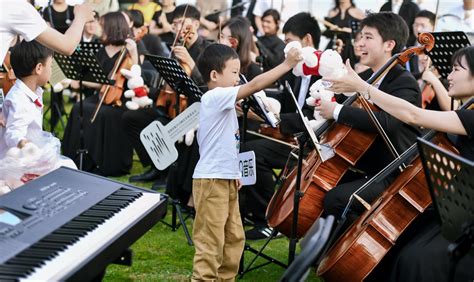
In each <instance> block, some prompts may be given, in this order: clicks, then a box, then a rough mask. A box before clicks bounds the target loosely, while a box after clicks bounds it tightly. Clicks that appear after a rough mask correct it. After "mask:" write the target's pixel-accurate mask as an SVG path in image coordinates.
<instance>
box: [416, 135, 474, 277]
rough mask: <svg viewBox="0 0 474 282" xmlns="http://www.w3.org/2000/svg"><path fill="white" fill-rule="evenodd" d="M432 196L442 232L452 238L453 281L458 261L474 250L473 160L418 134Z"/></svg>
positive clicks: (451, 272)
mask: <svg viewBox="0 0 474 282" xmlns="http://www.w3.org/2000/svg"><path fill="white" fill-rule="evenodd" d="M418 148H419V151H420V155H421V160H422V161H423V168H424V171H425V176H426V181H427V182H428V187H429V188H430V194H431V198H432V199H433V203H434V204H435V205H434V206H435V209H436V210H437V213H438V215H439V216H440V219H441V233H442V235H443V237H445V238H446V239H447V240H449V241H450V242H452V243H450V244H449V246H448V253H449V256H450V258H451V267H450V275H449V277H450V281H453V280H454V273H455V270H456V264H457V262H458V261H459V260H460V259H461V258H462V257H463V256H464V255H466V254H467V253H468V252H471V253H474V248H472V246H473V244H474V178H473V174H474V162H473V161H470V160H467V159H465V158H462V157H460V156H457V155H455V154H453V153H451V152H448V151H446V150H444V149H443V148H440V147H438V146H436V145H434V144H432V143H430V142H429V141H426V140H423V139H421V138H418Z"/></svg>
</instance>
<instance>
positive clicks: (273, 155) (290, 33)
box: [240, 13, 321, 240]
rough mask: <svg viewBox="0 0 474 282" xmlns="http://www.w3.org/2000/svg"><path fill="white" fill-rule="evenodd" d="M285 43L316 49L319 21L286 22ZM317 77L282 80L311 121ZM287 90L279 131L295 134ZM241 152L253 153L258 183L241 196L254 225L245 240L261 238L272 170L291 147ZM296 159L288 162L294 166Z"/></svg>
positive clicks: (263, 144) (269, 144) (261, 144)
mask: <svg viewBox="0 0 474 282" xmlns="http://www.w3.org/2000/svg"><path fill="white" fill-rule="evenodd" d="M283 33H284V34H285V42H286V43H289V42H291V41H299V42H300V43H301V45H302V46H303V47H306V46H310V47H314V48H316V49H317V48H318V46H319V40H320V37H321V31H320V29H319V25H318V22H317V21H316V19H314V18H313V17H312V16H311V14H309V13H299V14H296V15H294V16H293V17H291V18H290V19H288V21H287V22H286V23H285V25H284V26H283ZM318 78H319V77H316V76H304V77H295V76H294V75H293V74H292V73H291V72H289V73H287V74H286V75H285V76H284V77H283V79H282V80H287V81H289V83H290V85H291V87H292V88H293V90H294V93H295V95H297V97H295V98H296V100H297V101H298V106H299V107H300V108H303V112H304V114H305V116H307V117H308V118H309V119H312V118H313V110H312V109H310V108H309V107H308V106H307V105H306V103H305V100H306V98H307V97H308V96H309V87H310V86H311V84H312V83H314V82H315V81H316V80H317V79H318ZM290 95H292V94H291V93H290V92H288V91H286V90H285V91H283V93H282V94H281V97H279V100H280V103H281V113H280V118H281V123H280V129H281V130H282V131H284V132H285V133H289V134H292V133H296V132H302V131H303V125H302V122H301V121H300V117H299V116H298V115H297V114H296V105H295V102H294V100H293V98H291V96H290ZM244 146H245V147H244V148H243V150H245V151H254V152H255V158H256V162H257V169H256V171H257V182H256V183H255V185H252V186H249V187H244V189H242V190H241V192H240V194H241V196H242V198H243V201H242V203H243V207H242V209H243V210H242V212H243V214H244V216H245V217H247V218H248V219H250V221H252V222H253V223H254V226H255V228H253V229H250V230H248V231H246V232H245V238H246V239H248V240H257V239H263V238H266V237H268V236H270V234H271V230H270V229H269V228H268V226H267V220H266V218H265V212H266V210H267V206H268V203H269V202H270V199H271V198H272V196H273V193H274V191H275V188H274V187H275V180H274V179H273V169H282V168H284V167H285V164H286V161H287V159H288V156H289V154H290V151H291V149H292V148H291V147H289V146H287V145H282V144H280V143H276V142H274V141H271V140H267V139H257V140H251V141H248V142H247V143H246V144H244ZM294 161H295V160H294V159H291V163H292V164H294V163H295V162H294Z"/></svg>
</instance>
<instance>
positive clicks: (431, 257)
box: [384, 110, 474, 282]
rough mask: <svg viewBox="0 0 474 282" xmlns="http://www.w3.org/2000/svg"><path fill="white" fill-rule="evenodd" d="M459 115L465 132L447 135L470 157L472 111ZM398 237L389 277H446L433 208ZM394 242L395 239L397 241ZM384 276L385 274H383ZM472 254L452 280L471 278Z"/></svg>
mask: <svg viewBox="0 0 474 282" xmlns="http://www.w3.org/2000/svg"><path fill="white" fill-rule="evenodd" d="M456 113H457V114H458V116H459V119H460V120H461V122H462V124H463V125H464V128H465V129H466V131H467V133H468V135H467V136H458V135H455V136H453V135H448V137H449V139H450V140H451V141H452V142H453V145H454V146H455V147H456V148H457V149H458V150H459V152H460V154H461V156H463V157H465V158H467V159H469V160H474V111H473V110H458V111H456ZM407 232H408V234H403V235H402V236H403V238H402V237H400V240H401V241H405V242H406V243H404V242H402V244H403V247H401V248H400V249H399V250H398V251H395V253H396V254H395V255H394V254H391V255H392V257H393V258H392V259H390V263H387V262H384V263H386V264H387V265H391V266H392V267H391V271H390V272H389V273H386V274H389V278H390V281H416V282H420V281H430V282H431V281H440V282H441V281H443V282H444V281H449V279H450V277H449V271H450V268H451V266H450V263H451V261H450V259H449V257H448V254H447V248H448V245H449V243H450V242H449V241H447V240H446V239H445V238H444V237H443V236H442V234H441V226H440V223H439V220H438V217H437V216H436V214H435V212H434V210H429V211H427V212H425V214H424V215H423V216H422V218H421V219H417V220H416V222H414V224H412V226H410V228H409V230H408V231H407ZM397 244H398V242H397ZM385 277H387V276H385ZM473 279H474V255H473V253H472V251H471V253H468V254H467V255H466V256H464V257H463V258H462V259H461V260H460V261H459V263H458V264H457V267H456V272H455V276H454V281H473Z"/></svg>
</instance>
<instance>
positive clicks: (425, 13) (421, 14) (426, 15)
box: [415, 10, 436, 26]
mask: <svg viewBox="0 0 474 282" xmlns="http://www.w3.org/2000/svg"><path fill="white" fill-rule="evenodd" d="M416 18H427V19H428V20H430V23H431V25H432V26H434V25H435V22H436V15H435V14H434V13H433V12H430V11H428V10H421V11H419V12H418V14H416V16H415V19H416Z"/></svg>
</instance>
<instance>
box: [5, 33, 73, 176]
mask: <svg viewBox="0 0 474 282" xmlns="http://www.w3.org/2000/svg"><path fill="white" fill-rule="evenodd" d="M52 61H53V51H52V50H50V49H48V48H46V47H44V46H43V45H41V44H40V43H38V42H37V41H34V40H33V41H30V42H26V41H22V42H20V43H19V44H18V45H17V46H16V47H14V48H13V51H12V54H11V64H12V68H13V71H14V72H15V75H16V77H17V80H16V82H15V84H14V86H13V87H12V88H11V89H10V91H9V92H8V94H7V96H6V98H5V101H4V105H3V111H2V113H3V115H4V119H5V124H4V126H5V128H2V127H1V126H0V158H2V157H4V154H5V153H6V152H7V151H8V150H9V149H10V148H13V147H18V148H20V149H21V148H23V147H24V146H25V145H26V144H27V143H30V142H33V143H35V141H36V140H34V138H35V137H37V136H41V133H42V132H43V107H44V105H43V89H42V88H41V87H43V86H44V85H45V84H46V83H47V82H48V81H49V79H50V78H51V64H52ZM60 165H64V166H68V167H71V168H76V166H75V165H74V163H73V162H72V161H71V160H70V159H67V158H64V157H62V159H61V160H60Z"/></svg>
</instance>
